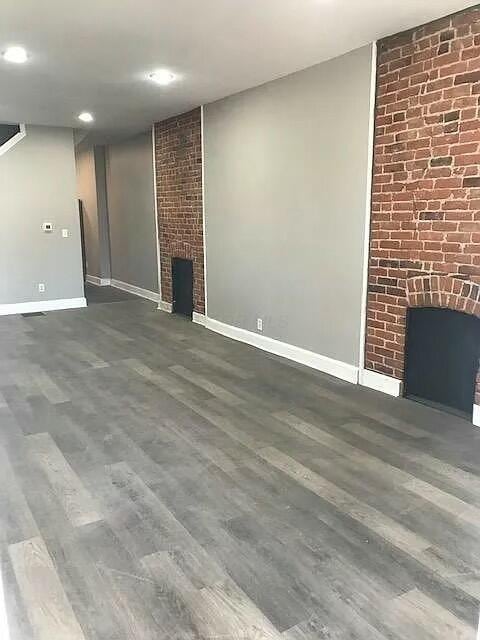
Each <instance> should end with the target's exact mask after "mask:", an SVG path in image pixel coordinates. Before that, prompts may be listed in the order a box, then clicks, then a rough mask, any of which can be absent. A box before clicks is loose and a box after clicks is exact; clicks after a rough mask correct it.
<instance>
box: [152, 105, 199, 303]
mask: <svg viewBox="0 0 480 640" xmlns="http://www.w3.org/2000/svg"><path fill="white" fill-rule="evenodd" d="M201 138H202V130H201V112H200V109H194V110H193V111H190V112H189V113H184V114H182V115H180V116H175V117H174V118H169V119H168V120H164V121H163V122H158V123H157V124H155V169H156V174H157V209H158V229H159V240H160V264H161V272H162V273H161V275H162V299H163V301H164V302H169V303H171V302H172V266H171V263H172V258H189V259H191V260H192V261H193V300H194V311H196V312H197V313H205V285H204V273H203V270H204V269H203V267H204V263H203V211H202V139H201Z"/></svg>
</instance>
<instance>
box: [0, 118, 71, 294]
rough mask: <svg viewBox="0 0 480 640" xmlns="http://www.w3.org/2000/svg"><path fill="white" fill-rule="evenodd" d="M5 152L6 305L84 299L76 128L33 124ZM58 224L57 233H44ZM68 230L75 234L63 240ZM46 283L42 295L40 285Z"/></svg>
mask: <svg viewBox="0 0 480 640" xmlns="http://www.w3.org/2000/svg"><path fill="white" fill-rule="evenodd" d="M26 131H27V135H26V137H25V138H24V139H23V140H21V141H20V142H18V143H17V144H16V145H15V146H14V147H12V149H10V151H8V152H7V153H5V154H4V155H2V156H0V212H1V227H0V303H1V304H14V303H20V302H34V301H40V300H58V299H65V298H80V297H83V295H84V294H83V277H82V258H81V244H80V225H79V216H78V206H77V199H76V184H75V160H74V147H73V132H72V130H71V129H63V128H52V127H37V126H30V125H27V128H26ZM47 221H48V222H53V224H54V232H53V233H51V234H46V233H44V232H43V231H42V229H41V226H42V223H43V222H47ZM61 229H68V230H69V232H70V237H69V238H62V234H61ZM41 282H43V283H44V284H45V285H46V291H45V293H39V291H38V284H39V283H41Z"/></svg>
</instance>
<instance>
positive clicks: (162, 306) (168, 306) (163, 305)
mask: <svg viewBox="0 0 480 640" xmlns="http://www.w3.org/2000/svg"><path fill="white" fill-rule="evenodd" d="M157 309H158V310H159V311H165V313H172V310H173V307H172V303H171V302H165V301H164V300H160V302H159V303H158V307H157Z"/></svg>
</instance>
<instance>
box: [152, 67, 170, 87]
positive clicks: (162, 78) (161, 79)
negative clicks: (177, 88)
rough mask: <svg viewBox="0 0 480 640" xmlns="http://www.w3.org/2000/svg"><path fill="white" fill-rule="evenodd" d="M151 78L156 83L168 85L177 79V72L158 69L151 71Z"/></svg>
mask: <svg viewBox="0 0 480 640" xmlns="http://www.w3.org/2000/svg"><path fill="white" fill-rule="evenodd" d="M149 78H150V80H152V81H153V82H155V83H156V84H160V85H162V86H166V85H167V84H170V83H172V82H173V81H174V80H175V74H174V73H172V72H171V71H168V69H158V71H154V72H153V73H151V74H150V75H149Z"/></svg>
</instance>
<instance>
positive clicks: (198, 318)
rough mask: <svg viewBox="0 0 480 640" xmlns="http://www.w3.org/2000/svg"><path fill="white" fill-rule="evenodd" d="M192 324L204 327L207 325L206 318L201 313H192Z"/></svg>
mask: <svg viewBox="0 0 480 640" xmlns="http://www.w3.org/2000/svg"><path fill="white" fill-rule="evenodd" d="M192 322H194V323H195V324H201V325H203V326H204V327H205V326H206V324H207V318H206V316H205V315H204V314H203V313H197V312H196V311H194V312H193V314H192Z"/></svg>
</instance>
